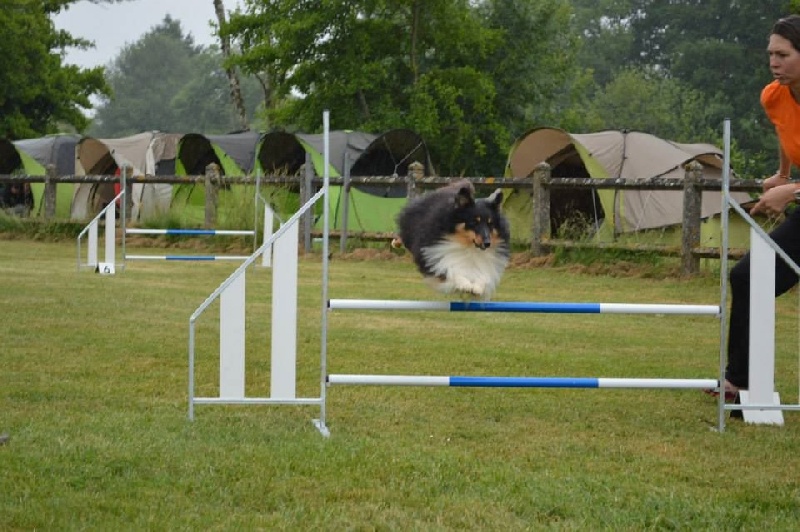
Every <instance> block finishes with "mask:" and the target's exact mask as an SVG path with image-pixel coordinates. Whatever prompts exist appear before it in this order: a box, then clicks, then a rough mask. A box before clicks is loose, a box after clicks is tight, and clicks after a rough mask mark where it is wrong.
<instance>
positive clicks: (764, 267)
mask: <svg viewBox="0 0 800 532" xmlns="http://www.w3.org/2000/svg"><path fill="white" fill-rule="evenodd" d="M749 349H750V351H749V352H750V358H751V360H750V367H749V376H748V380H749V389H747V390H741V391H740V392H739V400H740V402H741V404H744V405H755V404H761V405H771V406H775V405H780V404H781V398H780V395H779V394H778V392H776V391H775V251H774V250H773V249H772V248H771V247H770V246H769V244H768V243H767V242H766V241H764V239H762V238H761V236H760V235H759V234H758V233H757V232H756V231H755V230H754V229H752V228H751V229H750V345H749ZM742 417H743V418H744V420H745V422H747V423H759V424H775V425H783V412H781V411H780V410H754V409H744V410H742Z"/></svg>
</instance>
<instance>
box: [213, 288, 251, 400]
mask: <svg viewBox="0 0 800 532" xmlns="http://www.w3.org/2000/svg"><path fill="white" fill-rule="evenodd" d="M244 331H245V273H244V272H242V274H241V275H239V276H238V277H236V278H235V279H234V280H233V281H232V282H231V284H229V285H228V286H227V288H225V290H223V292H222V294H221V295H220V304H219V396H220V397H224V398H243V397H244Z"/></svg>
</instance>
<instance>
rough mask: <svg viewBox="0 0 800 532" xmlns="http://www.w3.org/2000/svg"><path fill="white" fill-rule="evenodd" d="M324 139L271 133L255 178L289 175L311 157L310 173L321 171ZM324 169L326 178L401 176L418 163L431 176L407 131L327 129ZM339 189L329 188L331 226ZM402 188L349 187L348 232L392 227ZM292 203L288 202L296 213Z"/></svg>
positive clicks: (337, 216)
mask: <svg viewBox="0 0 800 532" xmlns="http://www.w3.org/2000/svg"><path fill="white" fill-rule="evenodd" d="M323 143H324V138H323V135H321V134H304V133H297V134H292V133H286V132H280V131H276V132H271V133H267V134H265V135H264V136H262V138H261V140H260V141H259V144H258V147H257V151H256V165H255V171H256V173H257V175H275V174H278V175H293V174H296V173H297V172H299V171H300V169H301V168H302V167H303V165H304V164H305V161H306V154H308V156H309V157H310V160H311V163H312V165H313V167H314V173H315V174H316V175H318V176H321V175H323V173H324V161H323V150H324V145H323ZM329 159H330V161H329V162H330V167H329V169H328V172H329V175H330V176H331V177H341V176H343V175H345V173H346V172H349V175H350V176H390V175H398V176H405V175H406V174H407V173H408V166H409V164H411V163H413V162H420V163H422V164H423V165H424V166H425V175H431V173H432V172H433V165H432V164H431V161H430V156H429V154H428V148H427V146H426V145H425V142H424V141H423V140H422V138H421V137H420V136H419V135H417V134H416V133H414V132H413V131H411V130H409V129H393V130H390V131H387V132H385V133H383V134H374V133H364V132H360V131H331V132H330V133H329ZM341 192H342V190H341V188H340V187H335V188H332V189H331V190H330V201H331V213H332V222H331V227H332V228H334V229H336V228H341V227H342V226H343V220H342V215H343V209H342V201H341V198H342V194H341ZM405 195H406V191H405V188H404V187H402V186H401V187H397V186H395V187H388V186H385V185H383V186H381V185H370V186H363V185H360V186H358V187H353V188H351V189H350V193H349V199H350V200H349V211H350V216H349V217H348V218H349V219H348V225H347V226H348V229H349V230H351V231H369V232H388V231H393V230H394V228H395V216H396V215H397V213H398V212H399V211H400V209H401V208H402V206H403V205H404V204H405V202H406V199H405ZM296 207H297V203H296V201H295V202H290V208H291V209H296Z"/></svg>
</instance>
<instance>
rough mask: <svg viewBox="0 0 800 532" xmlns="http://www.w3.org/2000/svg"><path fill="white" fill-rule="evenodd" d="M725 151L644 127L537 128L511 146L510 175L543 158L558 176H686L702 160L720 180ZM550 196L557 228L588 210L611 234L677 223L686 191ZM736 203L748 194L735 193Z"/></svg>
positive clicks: (714, 202)
mask: <svg viewBox="0 0 800 532" xmlns="http://www.w3.org/2000/svg"><path fill="white" fill-rule="evenodd" d="M722 156H723V153H722V150H720V149H719V148H717V147H716V146H714V145H712V144H705V143H700V144H682V143H677V142H672V141H669V140H664V139H661V138H658V137H656V136H654V135H651V134H648V133H643V132H640V131H601V132H597V133H585V134H577V133H568V132H566V131H563V130H561V129H557V128H537V129H534V130H531V131H529V132H528V133H526V134H525V135H523V136H522V137H520V138H519V139H518V140H517V141H516V143H515V144H514V146H513V147H512V148H511V151H510V154H509V157H508V163H507V166H506V176H512V177H526V176H528V175H530V174H531V173H532V172H533V169H534V168H535V167H536V165H538V164H539V163H541V162H547V163H549V164H550V166H551V167H552V173H553V175H554V176H556V177H592V178H623V179H649V178H665V179H676V180H682V179H683V178H684V177H685V165H686V164H687V163H689V162H690V161H697V162H698V163H700V164H701V165H702V168H703V176H704V177H706V178H709V179H720V178H721V174H722V165H723V159H722ZM557 192H560V191H554V194H552V195H551V211H552V212H553V213H554V214H555V216H556V217H559V216H560V217H561V218H556V219H554V220H552V223H553V229H554V230H555V229H557V228H558V225H559V223H560V222H561V221H563V219H564V218H565V217H567V216H568V215H569V214H571V213H572V214H574V213H576V212H578V213H583V215H584V216H587V217H589V218H591V219H593V220H594V221H595V222H597V223H598V224H600V223H602V225H603V226H604V228H605V229H606V231H607V232H608V234H611V233H613V234H621V233H628V232H635V231H640V230H645V229H653V228H662V227H668V226H674V225H678V224H680V223H681V221H682V213H683V192H681V191H666V190H625V191H615V190H599V191H597V192H592V191H586V190H584V191H581V192H580V193H571V194H570V193H568V192H567V193H562V194H561V195H559V194H557ZM734 198H735V199H736V200H737V201H747V200H749V199H750V198H749V195H747V194H743V193H739V194H735V195H734ZM720 209H721V195H720V193H719V192H705V193H704V194H703V202H702V217H703V218H706V219H707V218H709V217H712V216H713V215H716V214H718V213H719V212H720Z"/></svg>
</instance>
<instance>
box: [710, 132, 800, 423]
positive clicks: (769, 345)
mask: <svg viewBox="0 0 800 532" xmlns="http://www.w3.org/2000/svg"><path fill="white" fill-rule="evenodd" d="M724 142H725V164H724V168H723V176H722V178H723V186H722V190H723V194H722V206H723V208H722V222H723V224H722V226H723V240H724V245H723V249H722V257H721V259H722V260H721V262H722V268H721V271H722V273H721V275H722V277H723V278H726V277H727V272H728V268H727V256H728V243H727V230H726V229H727V225H728V211H729V210H733V211H734V212H736V213H737V214H738V215H739V216H740V217H741V218H742V219H743V220H744V221H745V222H747V224H748V225H749V226H750V330H749V333H750V342H749V346H748V348H749V356H750V362H749V372H748V380H749V383H748V389H747V390H741V391H740V392H739V402H738V404H724V405H723V409H724V410H727V411H739V410H740V411H741V412H742V418H743V419H744V421H745V422H746V423H753V424H765V425H783V411H785V410H786V411H789V410H792V411H800V401H798V403H795V404H781V399H780V395H779V394H778V393H777V392H776V391H775V323H776V322H775V265H776V261H777V260H782V261H783V262H784V263H785V264H786V265H787V266H788V267H789V268H790V269H791V270H792V271H794V273H795V274H797V275H799V276H800V266H798V265H797V264H796V263H795V262H794V261H793V260H792V259H791V257H789V256H788V255H787V254H786V252H785V251H784V250H783V249H781V247H780V246H778V245H777V244H776V243H775V241H774V240H772V238H770V236H769V235H768V234H767V233H766V232H765V231H764V230H763V229H762V228H761V226H760V225H759V224H758V223H757V222H756V221H755V220H754V219H753V218H752V217H751V216H750V215H749V214H748V213H747V212H746V211H745V210H744V209H743V208H742V207H741V206H740V205H739V204H738V203H736V201H734V200H733V199H732V198H731V195H730V155H729V153H730V120H725V131H724ZM723 336H724V334H723ZM724 358H725V357H724V354H722V353H721V354H720V380H722V379H724V378H725V374H724V362H725V360H724ZM798 393H800V390H798ZM720 400H721V399H720Z"/></svg>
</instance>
